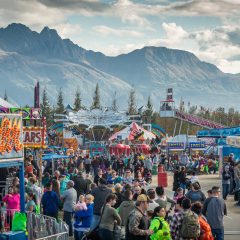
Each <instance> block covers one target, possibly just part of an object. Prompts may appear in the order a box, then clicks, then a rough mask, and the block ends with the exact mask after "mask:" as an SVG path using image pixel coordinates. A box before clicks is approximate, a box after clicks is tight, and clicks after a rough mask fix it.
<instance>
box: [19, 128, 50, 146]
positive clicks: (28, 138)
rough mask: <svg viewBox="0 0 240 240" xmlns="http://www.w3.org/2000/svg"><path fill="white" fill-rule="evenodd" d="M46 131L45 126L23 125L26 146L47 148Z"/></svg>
mask: <svg viewBox="0 0 240 240" xmlns="http://www.w3.org/2000/svg"><path fill="white" fill-rule="evenodd" d="M45 138H46V132H45V129H44V128H43V127H23V144H24V147H31V148H45V147H46V143H45Z"/></svg>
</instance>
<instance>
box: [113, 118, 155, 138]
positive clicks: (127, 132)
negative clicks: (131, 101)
mask: <svg viewBox="0 0 240 240" xmlns="http://www.w3.org/2000/svg"><path fill="white" fill-rule="evenodd" d="M140 133H142V135H141V140H146V139H149V140H151V139H153V138H156V136H155V135H154V134H153V133H152V132H149V131H147V130H146V129H144V128H142V127H140V126H139V125H138V124H137V123H135V122H132V123H131V124H130V125H129V126H127V127H125V128H124V129H122V130H121V131H119V132H116V133H114V134H113V135H112V136H111V137H110V138H109V140H110V141H113V140H115V139H120V140H125V139H128V140H129V141H132V140H134V138H135V136H136V135H137V134H140Z"/></svg>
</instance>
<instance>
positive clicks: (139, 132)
mask: <svg viewBox="0 0 240 240" xmlns="http://www.w3.org/2000/svg"><path fill="white" fill-rule="evenodd" d="M155 138H156V136H155V135H154V134H153V133H152V132H150V131H147V130H146V129H144V128H143V127H141V126H139V125H138V124H137V123H136V122H132V123H131V124H130V125H128V126H127V127H125V128H124V129H122V130H120V131H118V132H116V133H114V134H113V135H112V136H111V137H110V138H109V141H110V146H109V151H110V154H114V155H117V156H119V155H122V154H125V155H127V156H129V155H130V154H131V153H142V154H145V155H146V154H149V151H150V150H151V146H150V143H151V141H152V140H153V139H155Z"/></svg>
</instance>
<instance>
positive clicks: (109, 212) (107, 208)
mask: <svg viewBox="0 0 240 240" xmlns="http://www.w3.org/2000/svg"><path fill="white" fill-rule="evenodd" d="M116 200H117V197H116V195H115V194H112V193H111V194H109V195H108V196H107V198H106V203H105V205H104V206H103V209H102V218H101V222H100V224H99V232H98V233H99V237H100V239H101V240H105V239H107V240H114V235H113V229H114V224H115V222H116V224H117V225H120V224H121V218H120V216H119V214H118V213H117V211H116V209H115V208H113V206H114V205H115V204H116Z"/></svg>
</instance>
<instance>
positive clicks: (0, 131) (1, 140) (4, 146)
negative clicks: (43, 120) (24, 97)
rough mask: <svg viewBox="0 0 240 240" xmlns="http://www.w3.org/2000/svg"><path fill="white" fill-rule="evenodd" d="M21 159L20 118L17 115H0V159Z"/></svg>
mask: <svg viewBox="0 0 240 240" xmlns="http://www.w3.org/2000/svg"><path fill="white" fill-rule="evenodd" d="M22 158H23V138H22V117H21V115H17V114H0V159H1V160H6V159H22Z"/></svg>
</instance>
